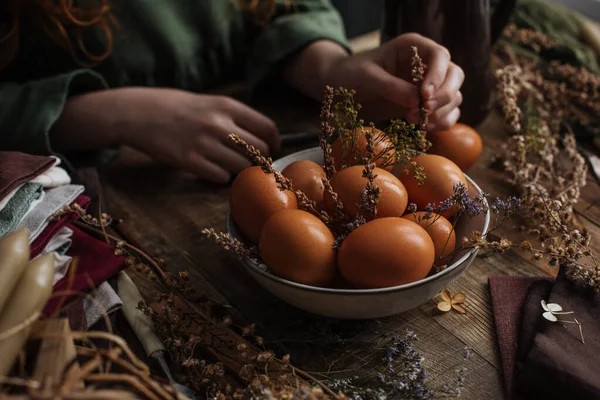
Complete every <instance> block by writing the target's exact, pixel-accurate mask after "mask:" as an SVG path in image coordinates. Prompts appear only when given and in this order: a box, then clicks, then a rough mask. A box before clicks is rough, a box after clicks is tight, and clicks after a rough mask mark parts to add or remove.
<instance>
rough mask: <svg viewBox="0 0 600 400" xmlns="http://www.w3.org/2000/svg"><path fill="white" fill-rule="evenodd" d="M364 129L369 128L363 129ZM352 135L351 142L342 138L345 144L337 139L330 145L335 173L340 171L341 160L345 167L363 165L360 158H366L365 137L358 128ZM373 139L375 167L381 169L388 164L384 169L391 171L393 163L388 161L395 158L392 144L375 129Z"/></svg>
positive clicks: (381, 132) (382, 133) (383, 134)
mask: <svg viewBox="0 0 600 400" xmlns="http://www.w3.org/2000/svg"><path fill="white" fill-rule="evenodd" d="M364 129H365V130H366V129H371V128H369V127H365V128H364ZM352 134H353V137H354V139H352V140H351V139H350V138H344V141H345V143H343V141H342V139H341V138H338V139H337V140H336V141H335V142H333V143H332V144H331V156H332V157H333V160H334V165H335V170H336V171H339V170H341V169H342V160H343V164H344V165H345V166H346V167H349V166H352V165H357V164H365V162H364V160H362V159H361V158H362V157H366V149H367V136H366V135H365V133H364V131H361V129H360V128H356V129H355V130H354V131H353V133H352ZM373 138H374V144H375V148H374V151H373V155H374V156H375V158H376V160H375V166H377V167H381V165H382V164H383V163H389V164H390V165H388V166H386V167H385V169H386V170H387V171H391V170H392V168H393V167H394V163H393V162H390V161H388V160H393V159H394V158H395V157H396V150H395V149H393V147H392V142H391V141H390V140H389V138H388V137H387V136H386V135H385V133H384V132H383V131H381V130H379V129H375V132H374V135H373ZM379 156H380V157H379Z"/></svg>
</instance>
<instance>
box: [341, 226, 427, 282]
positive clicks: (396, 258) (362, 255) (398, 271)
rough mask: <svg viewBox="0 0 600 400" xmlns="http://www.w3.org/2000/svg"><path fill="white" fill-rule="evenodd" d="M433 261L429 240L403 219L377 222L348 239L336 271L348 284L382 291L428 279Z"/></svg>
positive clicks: (362, 228) (361, 227) (357, 231)
mask: <svg viewBox="0 0 600 400" xmlns="http://www.w3.org/2000/svg"><path fill="white" fill-rule="evenodd" d="M434 257H435V247H434V245H433V241H432V240H431V237H430V236H429V235H428V234H427V232H425V229H423V228H422V227H420V226H419V225H418V224H416V223H414V222H412V221H409V220H407V219H404V218H380V219H375V220H373V221H370V222H367V223H366V224H364V225H361V226H360V227H358V228H357V229H355V230H354V231H352V233H350V235H348V236H347V237H346V238H345V239H344V241H343V242H342V245H341V246H340V249H339V252H338V268H339V271H340V273H341V274H342V276H343V277H344V278H346V279H347V280H348V281H349V282H350V283H352V284H354V285H356V286H358V287H362V288H383V287H390V286H397V285H403V284H406V283H410V282H415V281H418V280H420V279H423V278H425V277H426V276H427V274H428V273H429V271H430V270H431V267H432V266H433V261H434Z"/></svg>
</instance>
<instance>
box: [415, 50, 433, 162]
mask: <svg viewBox="0 0 600 400" xmlns="http://www.w3.org/2000/svg"><path fill="white" fill-rule="evenodd" d="M410 53H411V70H410V72H411V76H412V80H413V83H414V84H415V86H416V87H417V88H418V89H420V88H421V86H422V84H423V79H424V78H425V72H426V70H427V68H426V67H425V64H423V60H422V59H421V57H420V56H419V50H418V49H417V47H416V46H411V48H410ZM428 119H429V110H427V109H426V108H425V99H424V98H423V95H422V94H421V91H420V90H419V129H420V132H421V142H420V143H419V145H420V146H419V147H420V150H421V151H427V150H428V149H429V147H430V144H429V143H428V142H427V140H426V135H427V123H428Z"/></svg>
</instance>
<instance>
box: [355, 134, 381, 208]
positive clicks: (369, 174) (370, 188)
mask: <svg viewBox="0 0 600 400" xmlns="http://www.w3.org/2000/svg"><path fill="white" fill-rule="evenodd" d="M374 131H375V126H374V125H372V124H371V126H370V127H369V128H366V129H365V139H366V141H367V147H366V152H365V153H366V154H365V156H366V161H367V162H366V164H365V168H364V170H363V174H362V176H363V178H367V185H366V186H365V189H364V190H363V193H362V196H361V201H360V204H359V209H360V210H361V211H364V212H366V213H368V215H369V216H370V217H371V218H375V216H376V215H377V203H378V202H379V197H380V195H381V189H380V188H379V187H378V186H377V185H376V184H375V178H376V177H377V175H376V174H375V173H374V169H375V163H374V162H373V154H374V152H375V145H374Z"/></svg>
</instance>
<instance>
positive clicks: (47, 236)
mask: <svg viewBox="0 0 600 400" xmlns="http://www.w3.org/2000/svg"><path fill="white" fill-rule="evenodd" d="M75 203H77V204H79V205H80V206H81V207H82V208H83V209H84V210H85V209H86V208H87V207H88V205H89V204H90V198H89V197H87V196H83V195H81V196H79V197H77V198H76V199H75ZM78 219H79V215H77V213H74V212H71V213H67V214H65V215H63V216H62V217H60V218H58V219H57V220H55V221H52V222H50V223H49V224H48V226H47V227H46V228H45V229H44V231H43V232H42V233H41V234H40V236H38V237H37V238H36V239H35V241H34V242H33V243H32V244H31V258H34V257H37V256H38V255H39V254H40V253H41V252H42V251H44V249H45V248H46V246H47V245H48V242H50V240H51V239H52V238H53V237H54V235H56V234H57V233H58V232H59V231H60V230H61V229H62V228H63V227H64V226H66V225H68V224H70V223H72V222H74V221H76V220H78Z"/></svg>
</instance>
